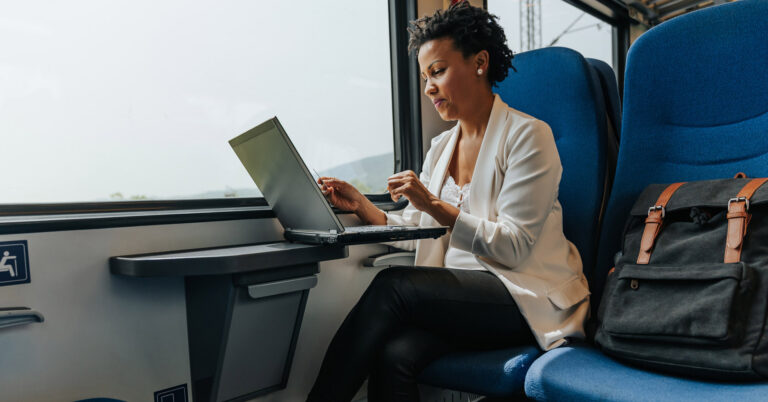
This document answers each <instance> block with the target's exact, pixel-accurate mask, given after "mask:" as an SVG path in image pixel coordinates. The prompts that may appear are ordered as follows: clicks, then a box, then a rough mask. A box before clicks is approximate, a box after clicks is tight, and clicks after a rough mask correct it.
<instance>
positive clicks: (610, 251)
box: [525, 0, 768, 401]
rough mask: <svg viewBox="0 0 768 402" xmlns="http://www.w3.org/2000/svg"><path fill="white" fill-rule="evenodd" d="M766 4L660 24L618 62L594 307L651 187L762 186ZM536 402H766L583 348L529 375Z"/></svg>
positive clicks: (757, 0)
mask: <svg viewBox="0 0 768 402" xmlns="http://www.w3.org/2000/svg"><path fill="white" fill-rule="evenodd" d="M766 32H768V1H765V0H742V1H738V2H734V3H728V4H723V5H719V6H714V7H710V8H706V9H703V10H699V11H695V12H692V13H690V14H686V15H683V16H680V17H677V18H675V19H673V20H670V21H668V22H665V23H663V24H661V25H659V26H657V27H655V28H653V29H651V30H649V31H648V32H646V33H645V34H643V35H642V36H641V37H640V38H638V40H637V41H636V42H635V43H634V44H633V45H632V47H631V48H630V51H629V55H628V58H627V70H626V76H625V81H624V82H625V89H624V111H623V122H622V125H621V127H622V135H621V146H620V147H619V155H618V164H617V168H616V178H615V181H614V184H613V190H612V193H611V197H610V201H609V202H608V208H607V210H606V214H605V220H604V222H603V225H602V235H601V238H600V245H599V250H598V258H597V265H596V266H595V268H594V270H593V272H592V275H590V276H591V278H590V289H591V291H592V294H593V299H592V300H594V301H595V304H597V303H596V302H597V301H598V300H600V299H599V298H600V296H601V294H602V287H603V285H604V280H605V276H606V274H607V271H608V270H609V269H610V267H611V266H612V262H613V256H614V254H615V253H616V252H617V251H619V249H620V242H621V234H622V229H623V225H624V222H625V219H626V217H627V215H628V213H629V210H630V208H631V206H632V204H633V203H634V201H635V199H636V197H637V196H638V195H639V193H640V192H641V191H642V189H643V188H644V187H645V186H646V185H648V184H650V183H672V182H677V181H690V180H705V179H715V178H725V177H732V176H733V175H734V174H735V173H736V172H745V173H746V174H747V175H748V176H749V177H766V176H768V135H766V134H768V75H767V74H766V70H765V65H766V60H768V41H766V40H765V33H766ZM525 391H526V394H527V395H528V396H529V397H530V398H533V399H536V400H597V399H609V400H657V401H659V400H675V401H679V400H683V399H689V400H736V399H741V400H765V399H766V395H768V383H755V384H726V383H709V382H701V381H692V380H689V379H684V378H679V377H672V376H666V375H660V374H655V373H649V372H645V371H642V370H638V369H635V368H631V367H628V366H625V365H623V364H620V363H618V362H616V361H614V360H612V359H610V358H608V357H606V356H604V355H602V354H600V352H598V351H597V350H595V349H593V348H591V347H589V346H573V347H565V348H561V349H557V350H553V351H550V352H548V353H545V354H544V355H543V356H541V357H540V358H539V359H537V360H536V361H535V362H534V363H533V364H532V366H531V369H530V370H529V371H528V374H527V376H526V382H525Z"/></svg>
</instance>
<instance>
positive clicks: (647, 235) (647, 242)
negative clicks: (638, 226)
mask: <svg viewBox="0 0 768 402" xmlns="http://www.w3.org/2000/svg"><path fill="white" fill-rule="evenodd" d="M683 184H685V182H681V183H673V184H670V185H669V186H667V188H665V189H664V191H663V192H662V193H661V195H660V196H659V199H658V200H656V205H654V206H652V207H650V208H649V209H648V217H647V218H645V229H644V230H643V237H642V239H640V253H639V254H638V255H637V263H638V264H648V262H650V261H651V250H653V245H654V243H656V236H658V235H659V232H660V231H661V224H662V223H663V221H664V215H665V214H666V209H665V208H666V206H667V202H669V199H670V198H671V197H672V194H674V192H675V191H677V189H678V188H680V186H682V185H683Z"/></svg>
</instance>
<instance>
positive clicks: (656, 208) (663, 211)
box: [648, 205, 667, 219]
mask: <svg viewBox="0 0 768 402" xmlns="http://www.w3.org/2000/svg"><path fill="white" fill-rule="evenodd" d="M653 211H661V218H662V219H663V218H664V217H665V216H666V215H667V209H666V208H664V206H663V205H654V206H652V207H650V208H648V215H651V212H653Z"/></svg>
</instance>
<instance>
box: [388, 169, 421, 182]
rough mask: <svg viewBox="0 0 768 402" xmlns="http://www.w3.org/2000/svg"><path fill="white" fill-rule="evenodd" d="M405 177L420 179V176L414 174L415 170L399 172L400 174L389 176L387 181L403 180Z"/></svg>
mask: <svg viewBox="0 0 768 402" xmlns="http://www.w3.org/2000/svg"><path fill="white" fill-rule="evenodd" d="M405 177H413V178H416V179H418V178H419V176H418V175H416V173H414V172H413V170H404V171H402V172H398V173H395V174H393V175H392V176H389V177H388V178H387V181H389V180H393V179H402V178H405Z"/></svg>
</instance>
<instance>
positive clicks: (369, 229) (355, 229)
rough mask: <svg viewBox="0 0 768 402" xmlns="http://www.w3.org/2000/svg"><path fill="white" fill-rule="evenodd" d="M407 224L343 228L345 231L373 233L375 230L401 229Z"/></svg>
mask: <svg viewBox="0 0 768 402" xmlns="http://www.w3.org/2000/svg"><path fill="white" fill-rule="evenodd" d="M405 228H407V226H351V227H347V228H344V231H345V232H354V233H375V232H387V231H392V230H402V229H405Z"/></svg>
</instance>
